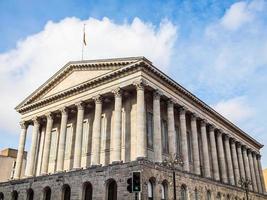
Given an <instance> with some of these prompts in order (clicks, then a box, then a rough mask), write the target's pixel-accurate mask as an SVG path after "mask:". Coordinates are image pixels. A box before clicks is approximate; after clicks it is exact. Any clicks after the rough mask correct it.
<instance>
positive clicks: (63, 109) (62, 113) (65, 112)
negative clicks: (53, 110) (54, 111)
mask: <svg viewBox="0 0 267 200" xmlns="http://www.w3.org/2000/svg"><path fill="white" fill-rule="evenodd" d="M59 110H60V112H61V115H67V114H68V111H69V109H68V108H67V107H66V106H64V107H62V108H60V109H59Z"/></svg>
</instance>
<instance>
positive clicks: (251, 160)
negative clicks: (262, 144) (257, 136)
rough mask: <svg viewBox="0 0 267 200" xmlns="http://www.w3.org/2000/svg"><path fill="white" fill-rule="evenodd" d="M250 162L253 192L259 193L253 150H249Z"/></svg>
mask: <svg viewBox="0 0 267 200" xmlns="http://www.w3.org/2000/svg"><path fill="white" fill-rule="evenodd" d="M248 161H249V167H250V174H251V180H252V186H253V191H254V192H258V187H257V183H256V174H255V168H254V163H253V159H252V154H251V150H250V149H249V150H248Z"/></svg>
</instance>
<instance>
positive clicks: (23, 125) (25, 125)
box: [19, 121, 28, 129]
mask: <svg viewBox="0 0 267 200" xmlns="http://www.w3.org/2000/svg"><path fill="white" fill-rule="evenodd" d="M19 125H20V128H21V129H27V128H28V123H27V122H26V121H21V122H19Z"/></svg>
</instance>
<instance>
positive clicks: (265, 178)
mask: <svg viewBox="0 0 267 200" xmlns="http://www.w3.org/2000/svg"><path fill="white" fill-rule="evenodd" d="M263 176H264V182H265V191H266V190H267V169H264V170H263Z"/></svg>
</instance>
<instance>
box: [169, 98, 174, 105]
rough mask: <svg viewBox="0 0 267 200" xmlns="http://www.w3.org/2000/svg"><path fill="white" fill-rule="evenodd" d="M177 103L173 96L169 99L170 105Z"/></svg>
mask: <svg viewBox="0 0 267 200" xmlns="http://www.w3.org/2000/svg"><path fill="white" fill-rule="evenodd" d="M174 104H175V101H174V99H173V98H169V99H168V106H173V105H174Z"/></svg>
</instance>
